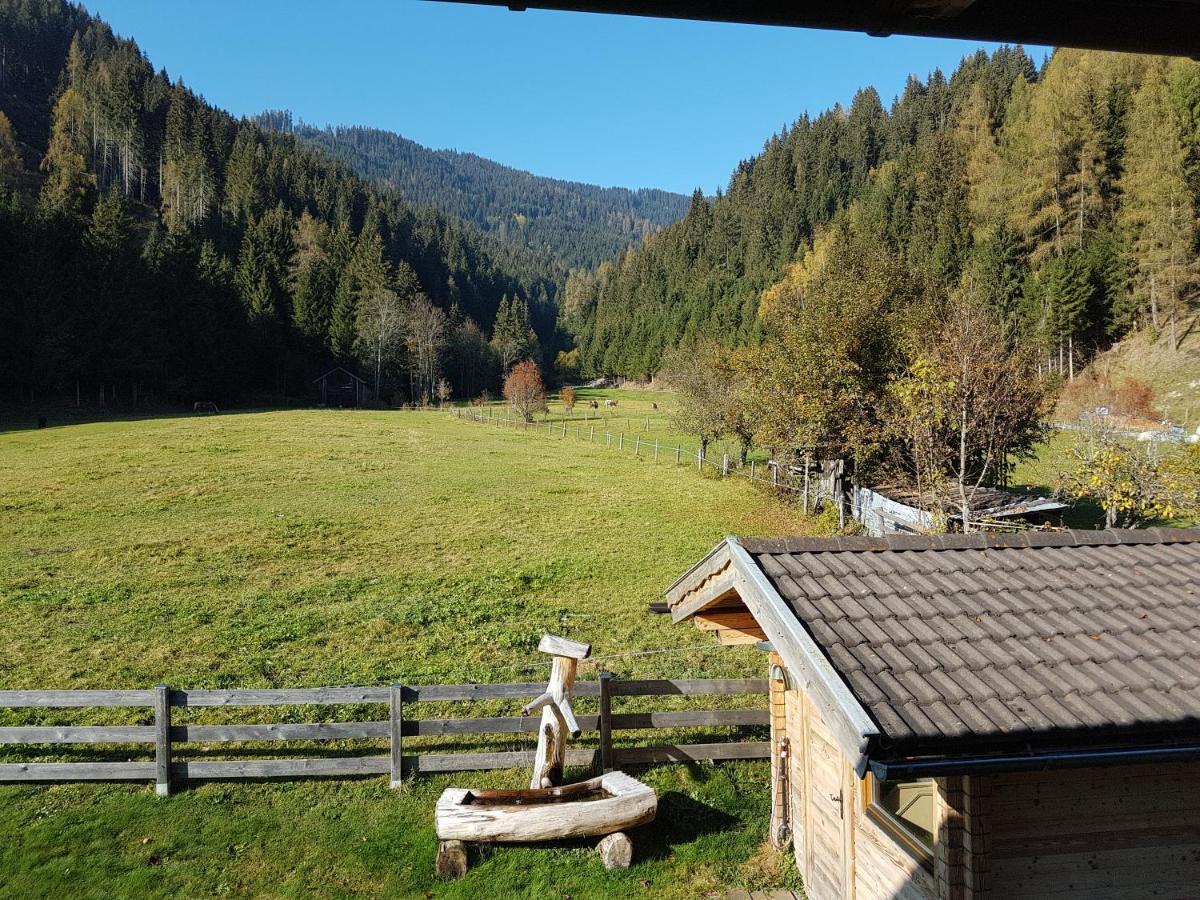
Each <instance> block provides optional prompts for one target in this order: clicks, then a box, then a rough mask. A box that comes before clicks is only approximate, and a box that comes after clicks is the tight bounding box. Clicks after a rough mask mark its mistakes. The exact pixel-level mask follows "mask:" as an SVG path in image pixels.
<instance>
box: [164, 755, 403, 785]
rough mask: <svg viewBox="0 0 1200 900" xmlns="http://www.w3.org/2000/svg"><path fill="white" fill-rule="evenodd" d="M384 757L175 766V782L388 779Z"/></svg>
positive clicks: (387, 761)
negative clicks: (279, 779)
mask: <svg viewBox="0 0 1200 900" xmlns="http://www.w3.org/2000/svg"><path fill="white" fill-rule="evenodd" d="M391 770H392V761H391V758H390V757H388V756H334V757H328V758H316V759H231V760H196V761H191V760H189V761H187V762H176V763H174V764H173V765H172V766H171V774H172V776H173V777H176V778H185V779H196V780H207V779H212V780H225V779H240V778H325V777H356V776H361V775H388V774H390V773H391Z"/></svg>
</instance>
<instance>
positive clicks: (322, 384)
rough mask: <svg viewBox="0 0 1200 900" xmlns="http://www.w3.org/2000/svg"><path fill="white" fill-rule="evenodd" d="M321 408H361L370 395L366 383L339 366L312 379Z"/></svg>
mask: <svg viewBox="0 0 1200 900" xmlns="http://www.w3.org/2000/svg"><path fill="white" fill-rule="evenodd" d="M313 384H315V385H316V386H317V391H318V393H319V395H320V397H321V404H322V405H323V406H335V407H340V408H355V407H359V406H362V405H363V403H364V402H365V401H366V399H367V397H368V396H369V395H370V389H369V388H368V387H367V383H366V382H365V381H364V380H363V379H361V378H359V377H358V376H357V375H355V374H354V373H353V372H351V371H350V370H349V369H344V368H342V367H341V366H335V367H334V368H332V369H330V370H329V371H328V372H326V373H325V374H323V375H321V376H320V377H318V378H314V379H313Z"/></svg>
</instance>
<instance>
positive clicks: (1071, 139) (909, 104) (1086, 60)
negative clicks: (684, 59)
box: [562, 48, 1200, 379]
mask: <svg viewBox="0 0 1200 900" xmlns="http://www.w3.org/2000/svg"><path fill="white" fill-rule="evenodd" d="M1198 196H1200V64H1197V63H1196V62H1194V61H1190V60H1183V59H1170V60H1169V59H1164V58H1161V57H1150V56H1131V55H1120V54H1113V53H1103V52H1091V51H1077V50H1059V51H1056V52H1055V53H1054V54H1053V55H1052V56H1051V57H1050V58H1049V59H1048V60H1047V61H1046V62H1045V63H1044V64H1043V65H1039V64H1038V63H1037V62H1036V61H1035V60H1033V59H1031V58H1030V57H1029V56H1028V55H1027V54H1026V53H1025V52H1024V51H1023V50H1021V49H1020V48H1002V49H1000V50H998V51H996V52H995V53H993V54H991V55H988V54H986V53H984V52H982V51H980V52H978V53H976V54H974V55H972V56H969V57H967V58H965V59H964V60H963V61H962V63H961V65H960V66H959V67H958V69H957V70H956V71H955V72H954V73H953V74H952V75H951V76H950V77H949V78H946V77H945V76H944V75H943V74H942V73H940V72H934V73H933V74H932V75H931V76H930V77H929V78H928V79H927V80H926V81H920V80H918V79H916V78H910V80H909V82H908V84H907V86H906V87H905V89H904V91H903V93H902V94H901V95H900V96H899V97H898V98H896V100H895V101H894V102H893V103H891V104H890V106H887V105H885V104H884V102H883V101H882V99H881V98H880V96H879V94H878V93H877V92H876V91H875V90H874V89H873V88H865V89H863V90H861V91H859V93H858V94H857V95H856V96H855V97H854V99H853V102H852V103H851V104H850V106H849V107H848V108H843V107H840V106H839V107H835V108H834V109H831V110H828V111H826V112H824V113H821V114H820V115H817V116H813V117H809V116H803V117H801V118H800V119H799V120H797V121H796V122H795V123H794V124H793V125H792V126H791V127H789V128H787V129H785V130H784V131H782V132H781V133H780V134H777V135H775V136H774V137H772V138H771V139H770V140H769V141H768V142H767V143H766V145H765V147H764V148H763V150H762V152H761V153H760V154H759V155H758V156H757V157H755V158H753V159H750V160H747V161H744V162H742V163H741V164H740V165H739V166H738V167H737V169H736V170H735V171H734V173H733V176H732V178H731V179H730V182H729V185H728V188H727V189H726V190H725V191H724V192H722V193H721V194H720V195H719V196H717V197H716V198H715V200H712V201H708V200H706V199H705V198H704V197H702V196H700V195H699V194H697V195H696V196H694V197H693V200H692V204H691V207H690V209H689V210H688V212H687V214H686V215H685V216H684V218H683V219H682V220H681V221H680V222H679V223H678V224H676V225H674V226H672V227H670V228H667V229H665V230H664V231H662V232H661V233H659V234H656V235H654V236H652V237H650V238H649V239H648V240H647V241H646V242H645V243H644V244H643V245H642V246H641V247H638V248H633V249H629V250H627V251H626V252H624V253H623V254H621V255H620V256H619V257H618V258H615V259H613V260H611V261H610V262H607V263H604V264H602V265H601V266H600V267H599V268H598V269H597V270H595V271H589V272H583V271H580V272H575V273H572V275H571V277H570V278H569V280H568V282H567V284H566V287H565V290H564V292H563V294H562V306H563V315H564V319H565V321H566V322H567V323H568V325H569V327H570V329H571V330H572V332H573V333H574V334H575V335H576V337H577V340H578V345H579V351H580V364H581V367H582V370H583V372H584V373H585V374H621V375H627V376H635V377H636V376H645V375H648V374H651V373H654V372H656V371H658V369H659V367H660V364H661V362H662V359H663V356H664V354H665V353H667V352H668V351H669V350H670V349H671V348H672V347H675V346H677V345H679V344H684V345H685V346H690V345H693V344H696V343H698V342H702V341H704V340H715V341H718V342H720V343H722V344H724V345H726V346H730V345H739V344H743V345H755V344H758V343H760V342H762V341H763V340H769V339H770V336H769V334H768V333H767V331H768V330H769V328H768V325H766V324H764V320H765V319H766V318H769V317H764V316H762V315H760V305H761V301H763V299H764V297H765V298H767V299H768V301H769V299H770V298H771V297H773V296H777V295H779V294H781V293H782V294H788V293H796V292H799V293H800V294H801V295H802V294H803V285H804V283H805V281H806V279H808V278H810V277H811V275H812V272H813V271H814V269H816V268H820V266H821V265H822V262H823V259H824V257H825V256H826V255H827V253H828V251H829V247H830V246H831V245H832V246H835V247H838V248H842V249H841V250H839V251H838V252H844V247H845V245H846V243H845V241H843V240H838V241H834V240H833V237H832V235H834V233H840V234H842V235H843V236H847V235H848V236H850V237H851V238H852V239H853V242H854V243H856V244H858V245H860V246H863V247H866V248H869V253H868V255H870V256H871V257H874V258H876V259H879V260H885V261H886V262H887V263H888V264H893V263H894V264H896V265H897V266H899V268H900V269H901V270H903V271H904V272H905V273H906V274H907V275H911V276H913V277H917V278H920V279H921V280H922V282H923V283H925V284H927V285H928V284H931V285H935V286H937V288H938V289H940V290H952V291H965V292H968V293H970V294H971V295H972V296H974V297H977V298H979V299H981V300H983V301H985V302H986V303H987V304H988V305H989V306H990V307H991V309H992V310H993V311H994V312H995V313H996V314H997V315H998V316H999V318H1000V319H1001V320H1002V321H1003V322H1004V323H1005V324H1006V326H1007V327H1008V329H1009V331H1010V333H1012V334H1014V335H1015V336H1016V337H1017V339H1019V341H1020V342H1021V344H1022V345H1023V346H1026V347H1031V348H1033V350H1034V352H1035V356H1036V359H1037V360H1038V363H1037V364H1038V366H1039V369H1040V371H1041V372H1042V373H1047V372H1048V373H1051V374H1053V375H1054V376H1056V377H1057V376H1061V377H1062V378H1063V379H1070V378H1071V377H1073V376H1074V375H1075V374H1076V373H1077V372H1078V371H1079V370H1080V368H1081V367H1082V366H1083V365H1084V364H1086V362H1087V361H1088V360H1089V359H1090V358H1091V357H1092V356H1093V355H1094V354H1095V353H1096V352H1097V351H1098V350H1100V349H1103V348H1104V347H1106V346H1108V345H1110V344H1111V343H1112V342H1114V341H1115V340H1117V339H1119V338H1120V337H1121V336H1122V335H1124V334H1126V333H1127V332H1129V331H1130V330H1131V329H1133V328H1135V327H1139V326H1145V327H1148V328H1152V329H1155V330H1156V331H1157V332H1158V333H1159V334H1161V335H1163V336H1164V337H1165V338H1166V339H1167V341H1168V343H1170V344H1171V345H1172V346H1173V345H1174V343H1175V342H1176V341H1177V340H1178V339H1179V336H1180V333H1181V329H1183V328H1184V327H1185V322H1186V321H1187V320H1188V312H1189V310H1190V309H1191V308H1192V306H1193V300H1194V295H1195V287H1196V276H1197V265H1196V263H1197V246H1196V242H1197V228H1196V205H1197V199H1198ZM801 302H802V300H801Z"/></svg>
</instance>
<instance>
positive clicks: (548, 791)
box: [434, 772, 658, 877]
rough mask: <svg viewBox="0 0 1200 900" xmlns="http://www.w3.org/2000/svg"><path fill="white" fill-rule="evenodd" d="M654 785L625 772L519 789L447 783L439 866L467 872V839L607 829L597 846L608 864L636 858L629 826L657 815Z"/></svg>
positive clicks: (531, 838)
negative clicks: (498, 789)
mask: <svg viewBox="0 0 1200 900" xmlns="http://www.w3.org/2000/svg"><path fill="white" fill-rule="evenodd" d="M657 811H658V797H657V795H656V794H655V793H654V789H653V788H651V787H649V786H647V785H645V784H642V782H640V781H638V780H637V779H636V778H632V777H630V776H629V775H626V774H625V773H624V772H609V773H607V774H605V775H601V776H599V777H597V778H592V779H589V780H588V781H581V782H579V783H578V784H570V785H566V786H564V787H550V788H530V789H528V790H517V791H492V790H481V791H476V790H469V789H465V788H447V789H446V790H445V791H443V792H442V796H441V797H439V798H438V802H437V807H436V810H435V814H434V818H435V820H436V823H437V836H438V840H439V841H440V843H439V846H438V859H437V868H438V872H439V874H441V875H443V876H446V877H458V876H460V875H462V874H464V873H465V872H466V869H467V858H466V851H465V846H464V845H465V843H467V842H471V843H492V842H505V843H533V842H541V841H555V840H562V839H564V838H585V837H598V836H602V835H608V837H606V838H605V839H604V840H603V841H601V842H600V846H599V847H598V850H599V851H600V855H601V858H603V859H604V864H605V865H606V866H607V867H608V868H625V867H627V866H628V865H629V862H630V859H631V858H632V849H633V847H632V844H631V842H630V841H629V837H628V836H627V835H626V834H625V833H624V832H625V830H626V829H629V828H634V827H636V826H638V825H644V824H645V823H647V822H651V821H653V820H654V816H655V814H656V813H657Z"/></svg>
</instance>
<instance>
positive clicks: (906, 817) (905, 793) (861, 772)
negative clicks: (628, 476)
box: [666, 529, 1200, 900]
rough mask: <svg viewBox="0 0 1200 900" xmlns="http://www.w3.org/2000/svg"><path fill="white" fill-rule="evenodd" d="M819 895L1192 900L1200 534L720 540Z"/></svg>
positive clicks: (779, 782)
mask: <svg viewBox="0 0 1200 900" xmlns="http://www.w3.org/2000/svg"><path fill="white" fill-rule="evenodd" d="M666 598H667V604H668V607H669V609H670V611H671V613H672V616H673V618H674V620H675V621H677V622H681V621H684V620H689V621H692V622H694V623H695V624H697V625H698V626H700V627H701V628H703V629H705V630H708V631H712V632H715V633H716V635H717V636H718V637H719V638H720V639H721V640H722V641H723V642H724V643H751V642H758V644H759V646H760V647H761V648H762V649H764V650H766V651H767V660H766V662H765V668H766V669H767V670H768V673H769V677H770V685H771V692H770V710H771V738H772V746H773V753H772V762H771V766H772V776H773V777H772V785H773V787H772V790H773V799H772V813H771V829H770V834H771V836H772V839H773V840H774V841H775V842H776V843H777V844H780V845H783V844H785V843H786V842H790V843H791V844H792V846H793V847H794V849H795V858H796V861H797V865H798V866H799V868H800V872H801V874H802V876H803V878H804V886H805V891H806V896H807V897H808V898H809V900H842V898H854V900H932V898H939V900H945V898H972V900H977V898H995V900H999V898H1085V897H1086V898H1089V900H1098V898H1099V900H1103V898H1113V900H1116V898H1121V900H1137V898H1148V897H1156V898H1185V897H1189V898H1194V897H1200V652H1198V651H1200V529H1192V530H1186V529H1147V530H1144V531H1119V530H1118V531H1089V532H1058V533H1044V532H1024V533H1019V534H1007V535H1002V534H989V535H982V534H969V535H940V536H938V535H934V536H924V535H892V536H888V537H881V538H871V537H833V538H783V539H738V538H732V537H731V538H727V539H726V540H724V541H723V542H721V543H720V544H719V545H718V546H717V547H716V548H714V549H713V550H712V551H711V552H710V553H709V554H708V555H707V556H705V557H704V558H703V559H702V560H700V562H698V563H697V564H696V565H695V566H693V567H692V568H691V569H690V570H689V571H688V572H687V573H685V574H684V575H683V576H682V577H681V578H680V579H679V580H678V581H677V582H676V583H675V584H674V585H672V586H671V587H670V588H669V589H668V590H667V592H666Z"/></svg>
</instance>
